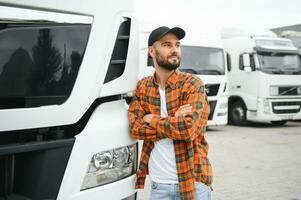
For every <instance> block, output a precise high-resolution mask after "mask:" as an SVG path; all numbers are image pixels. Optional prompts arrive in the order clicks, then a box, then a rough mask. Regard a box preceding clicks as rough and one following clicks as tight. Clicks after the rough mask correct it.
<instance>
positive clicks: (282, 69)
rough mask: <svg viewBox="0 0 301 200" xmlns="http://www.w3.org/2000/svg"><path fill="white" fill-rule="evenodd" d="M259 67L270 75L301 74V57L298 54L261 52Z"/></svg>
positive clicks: (259, 54)
mask: <svg viewBox="0 0 301 200" xmlns="http://www.w3.org/2000/svg"><path fill="white" fill-rule="evenodd" d="M257 55H258V61H259V66H260V68H261V70H262V71H263V72H266V73H269V74H301V62H300V57H299V56H298V55H296V54H284V53H275V52H264V53H263V52H259V53H258V54H257Z"/></svg>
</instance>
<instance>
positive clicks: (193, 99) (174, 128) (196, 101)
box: [149, 80, 210, 141]
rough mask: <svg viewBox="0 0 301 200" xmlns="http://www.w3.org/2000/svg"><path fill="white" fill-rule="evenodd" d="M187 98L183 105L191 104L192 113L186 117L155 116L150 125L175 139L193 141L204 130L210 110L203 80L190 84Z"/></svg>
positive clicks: (160, 133)
mask: <svg viewBox="0 0 301 200" xmlns="http://www.w3.org/2000/svg"><path fill="white" fill-rule="evenodd" d="M187 87H188V88H187V89H188V90H187V99H186V100H185V101H183V102H182V105H185V104H190V105H191V106H192V114H191V115H186V116H185V117H175V116H168V117H159V116H157V117H153V118H152V120H151V122H150V124H149V126H150V127H151V128H153V129H155V130H157V132H158V134H159V135H164V136H165V137H168V138H170V139H173V140H185V141H193V140H194V139H195V138H196V137H198V136H199V134H200V133H202V132H203V130H204V128H205V126H206V124H207V120H208V115H209V112H210V107H209V105H208V102H207V97H206V93H205V86H204V84H203V83H202V81H201V80H199V81H197V82H196V83H195V84H193V85H191V84H188V86H187Z"/></svg>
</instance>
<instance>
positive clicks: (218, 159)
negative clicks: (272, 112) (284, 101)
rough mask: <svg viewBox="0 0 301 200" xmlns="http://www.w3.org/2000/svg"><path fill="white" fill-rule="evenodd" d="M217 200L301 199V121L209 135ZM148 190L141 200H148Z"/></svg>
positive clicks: (216, 130) (212, 131) (215, 129)
mask: <svg viewBox="0 0 301 200" xmlns="http://www.w3.org/2000/svg"><path fill="white" fill-rule="evenodd" d="M206 138H207V140H208V142H209V145H210V149H209V159H210V161H211V163H212V165H213V169H214V184H213V189H214V191H213V195H212V196H213V199H214V200H242V199H247V200H263V199H266V200H301V122H289V123H287V124H286V125H284V126H278V127H276V126H272V125H269V124H251V125H249V126H247V127H237V126H229V125H228V126H222V127H213V128H210V129H209V130H208V131H207V133H206ZM149 192H150V186H149V180H147V184H146V189H144V190H139V192H138V199H139V200H147V199H149Z"/></svg>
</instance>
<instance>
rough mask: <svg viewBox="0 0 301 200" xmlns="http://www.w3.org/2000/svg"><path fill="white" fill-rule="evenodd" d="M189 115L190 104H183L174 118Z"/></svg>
mask: <svg viewBox="0 0 301 200" xmlns="http://www.w3.org/2000/svg"><path fill="white" fill-rule="evenodd" d="M190 114H192V106H191V105H190V104H185V105H183V106H181V107H180V108H179V109H178V110H177V111H176V113H175V117H185V116H186V115H190Z"/></svg>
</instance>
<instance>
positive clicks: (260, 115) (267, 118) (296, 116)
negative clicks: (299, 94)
mask: <svg viewBox="0 0 301 200" xmlns="http://www.w3.org/2000/svg"><path fill="white" fill-rule="evenodd" d="M247 119H248V120H249V121H256V122H271V121H287V120H300V119H301V99H259V100H258V104H257V110H256V111H247Z"/></svg>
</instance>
